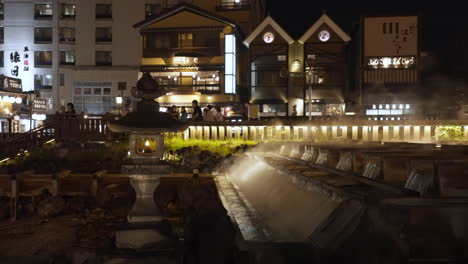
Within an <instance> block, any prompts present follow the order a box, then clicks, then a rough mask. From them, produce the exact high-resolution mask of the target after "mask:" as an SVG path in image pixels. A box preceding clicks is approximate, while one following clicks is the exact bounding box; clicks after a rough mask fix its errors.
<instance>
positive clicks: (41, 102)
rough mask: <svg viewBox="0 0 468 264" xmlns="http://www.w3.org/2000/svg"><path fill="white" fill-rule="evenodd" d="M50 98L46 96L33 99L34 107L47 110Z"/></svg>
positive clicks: (34, 108)
mask: <svg viewBox="0 0 468 264" xmlns="http://www.w3.org/2000/svg"><path fill="white" fill-rule="evenodd" d="M48 103H49V100H48V99H45V98H36V99H34V101H33V105H32V109H33V110H38V111H47V109H48Z"/></svg>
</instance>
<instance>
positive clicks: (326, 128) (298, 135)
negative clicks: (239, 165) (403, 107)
mask: <svg viewBox="0 0 468 264" xmlns="http://www.w3.org/2000/svg"><path fill="white" fill-rule="evenodd" d="M189 124H190V126H189V129H187V130H186V131H184V132H183V133H173V134H172V135H173V136H177V137H181V138H184V139H187V140H188V139H205V140H226V139H228V140H229V139H244V140H256V141H269V140H285V141H290V140H294V141H309V142H333V141H376V142H418V143H437V142H441V141H446V140H445V139H443V138H440V137H439V136H438V134H437V129H438V127H440V126H447V125H451V126H458V127H462V128H463V131H464V132H463V133H464V134H463V135H462V136H461V137H460V138H457V139H454V140H451V141H457V142H458V143H468V120H453V121H452V120H422V121H417V120H405V121H368V120H354V121H340V120H336V121H310V122H308V121H296V120H290V121H288V120H271V121H245V122H190V123H189ZM447 141H449V140H447Z"/></svg>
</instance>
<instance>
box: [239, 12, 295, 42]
mask: <svg viewBox="0 0 468 264" xmlns="http://www.w3.org/2000/svg"><path fill="white" fill-rule="evenodd" d="M268 25H270V26H271V27H272V28H273V29H275V30H276V32H278V34H280V36H281V37H283V39H284V40H286V42H288V43H289V44H291V43H293V42H294V39H293V38H291V36H289V34H288V33H286V31H284V29H283V28H282V27H281V26H280V25H278V23H276V21H275V20H273V18H271V17H270V16H267V17H266V18H265V19H264V20H263V22H262V23H260V25H258V26H257V28H256V29H255V30H254V31H252V33H250V35H249V36H248V37H247V38H246V39H245V40H244V45H246V46H247V47H248V46H249V45H250V43H252V41H253V40H254V39H255V38H256V37H257V36H258V35H259V34H260V33H261V32H262V31H263V30H264V29H265V27H266V26H268Z"/></svg>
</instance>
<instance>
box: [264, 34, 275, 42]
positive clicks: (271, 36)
mask: <svg viewBox="0 0 468 264" xmlns="http://www.w3.org/2000/svg"><path fill="white" fill-rule="evenodd" d="M274 39H275V35H274V34H273V33H272V32H265V34H263V41H265V43H272V42H273V40H274Z"/></svg>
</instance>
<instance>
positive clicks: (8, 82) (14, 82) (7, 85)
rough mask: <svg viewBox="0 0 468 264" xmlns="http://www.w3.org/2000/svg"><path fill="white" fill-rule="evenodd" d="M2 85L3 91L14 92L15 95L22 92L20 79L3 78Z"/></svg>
mask: <svg viewBox="0 0 468 264" xmlns="http://www.w3.org/2000/svg"><path fill="white" fill-rule="evenodd" d="M2 83H3V90H4V91H9V92H15V93H21V92H22V91H23V90H22V85H21V79H16V78H10V77H6V76H3V82H2Z"/></svg>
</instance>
